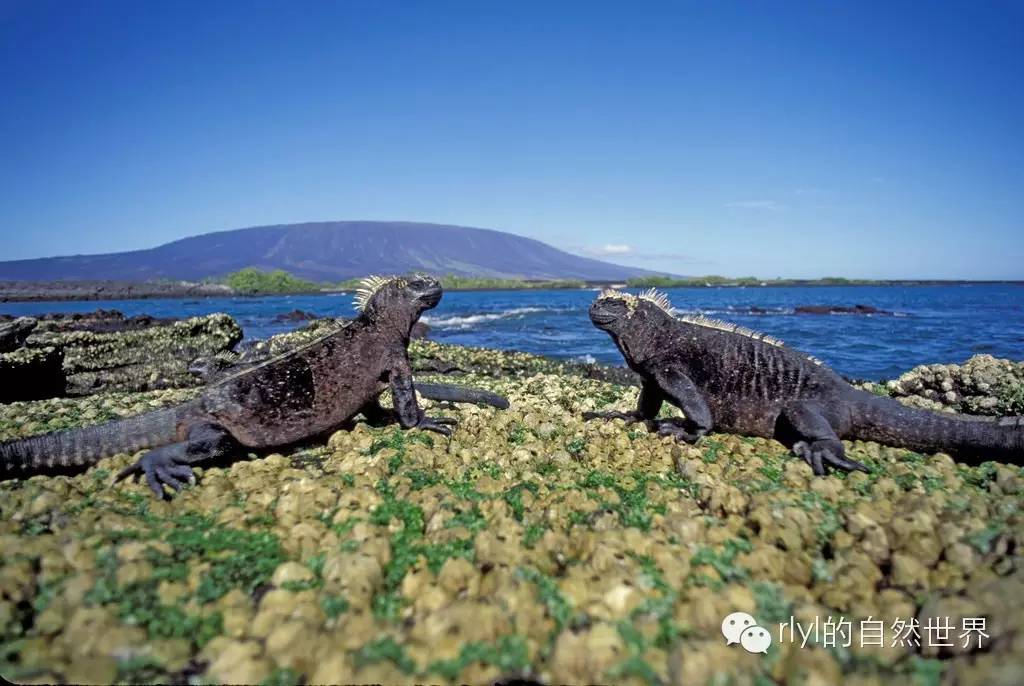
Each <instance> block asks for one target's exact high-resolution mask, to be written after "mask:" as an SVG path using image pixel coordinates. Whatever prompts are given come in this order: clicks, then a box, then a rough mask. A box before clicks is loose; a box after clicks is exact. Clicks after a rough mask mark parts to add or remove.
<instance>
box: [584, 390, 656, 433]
mask: <svg viewBox="0 0 1024 686" xmlns="http://www.w3.org/2000/svg"><path fill="white" fill-rule="evenodd" d="M664 400H665V396H664V395H663V394H662V392H661V389H659V388H658V387H657V386H656V385H655V384H653V383H651V382H650V381H648V380H647V379H644V380H643V384H642V385H641V386H640V397H639V398H637V401H636V409H635V410H632V411H630V412H618V411H614V410H613V411H611V412H584V413H583V420H584V421H590V420H591V419H622V420H624V421H625V422H626V423H627V424H633V423H635V422H643V421H648V420H653V419H654V418H655V417H657V416H658V412H659V411H660V410H661V403H662V402H664Z"/></svg>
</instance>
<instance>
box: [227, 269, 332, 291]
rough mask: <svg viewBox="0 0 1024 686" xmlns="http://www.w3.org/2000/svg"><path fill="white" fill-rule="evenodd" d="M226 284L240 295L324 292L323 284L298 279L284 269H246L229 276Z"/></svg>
mask: <svg viewBox="0 0 1024 686" xmlns="http://www.w3.org/2000/svg"><path fill="white" fill-rule="evenodd" d="M224 283H225V284H226V285H228V286H229V287H230V288H231V289H232V290H233V291H235V293H238V294H240V295H256V294H272V295H281V294H285V293H313V292H317V291H320V290H323V286H322V285H321V284H318V283H314V282H313V281H306V280H305V279H300V278H297V277H295V276H293V275H292V274H289V273H288V272H286V271H284V270H283V269H275V270H273V271H269V272H265V271H260V270H259V269H256V268H255V267H246V268H245V269H240V270H238V271H237V272H232V273H231V274H228V275H227V276H225V277H224Z"/></svg>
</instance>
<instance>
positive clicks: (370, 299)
mask: <svg viewBox="0 0 1024 686" xmlns="http://www.w3.org/2000/svg"><path fill="white" fill-rule="evenodd" d="M442 293H443V290H442V289H441V284H440V282H439V281H438V280H437V279H435V278H433V277H432V276H428V275H426V274H412V275H409V276H370V277H367V278H365V279H363V280H362V282H361V283H360V284H359V287H358V288H357V289H356V297H355V303H354V304H355V307H356V309H357V310H359V312H360V313H361V314H362V315H364V316H366V317H369V318H370V319H387V320H389V321H391V322H394V323H395V324H398V325H401V326H404V325H406V324H408V325H409V326H410V327H411V326H412V325H413V324H415V323H416V320H417V319H419V317H420V315H421V314H423V312H425V311H426V310H429V309H431V308H433V307H437V303H439V302H440V301H441V294H442Z"/></svg>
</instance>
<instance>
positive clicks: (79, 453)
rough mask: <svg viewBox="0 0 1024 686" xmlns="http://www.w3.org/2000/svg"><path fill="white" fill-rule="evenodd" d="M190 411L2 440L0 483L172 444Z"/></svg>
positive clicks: (187, 407) (149, 414) (179, 409)
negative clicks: (3, 480)
mask: <svg viewBox="0 0 1024 686" xmlns="http://www.w3.org/2000/svg"><path fill="white" fill-rule="evenodd" d="M192 411H193V410H192V407H191V404H189V403H186V404H183V405H176V406H174V407H167V408H164V409H160V410H155V411H153V412H146V413H145V414H140V415H136V416H134V417H126V418H125V419H117V420H114V421H112V422H108V423H106V424H98V425H96V426H85V427H82V428H78V429H66V430H64V431H54V432H53V433H48V434H42V435H40V436H32V437H30V438H23V439H19V440H13V441H5V442H3V443H0V480H2V479H9V478H13V477H17V476H29V475H33V474H46V473H53V472H64V471H68V470H73V469H75V468H81V467H86V466H89V465H93V464H95V463H96V462H98V461H99V460H100V458H103V457H107V456H109V455H116V454H117V453H123V452H134V451H136V450H141V449H142V448H150V447H155V446H159V445H166V444H168V443H173V442H174V441H175V440H177V431H178V424H179V422H180V421H181V420H182V419H184V418H185V417H186V416H188V414H189V413H190V412H192Z"/></svg>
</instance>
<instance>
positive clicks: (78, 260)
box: [0, 221, 652, 281]
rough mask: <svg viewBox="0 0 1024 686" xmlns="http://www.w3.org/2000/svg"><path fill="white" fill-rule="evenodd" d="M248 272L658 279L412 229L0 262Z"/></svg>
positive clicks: (25, 276)
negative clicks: (242, 270) (262, 270)
mask: <svg viewBox="0 0 1024 686" xmlns="http://www.w3.org/2000/svg"><path fill="white" fill-rule="evenodd" d="M243 267H257V268H259V269H284V270H287V271H289V272H291V273H292V274H295V275H296V276H298V277H301V278H304V279H312V280H314V281H340V280H343V279H349V278H352V277H356V276H365V275H366V274H401V273H405V272H409V271H414V270H419V271H426V272H430V273H434V274H456V275H459V276H477V277H493V278H521V279H570V278H571V279H585V280H594V281H601V280H620V279H626V278H629V277H632V276H642V275H646V274H651V273H652V272H649V271H646V270H643V269H637V268H635V267H624V266H620V265H616V264H610V263H608V262H602V261H600V260H593V259H589V258H585V257H579V256H576V255H571V254H569V253H567V252H564V251H562V250H558V249H556V248H553V247H551V246H550V245H547V244H545V243H541V242H540V241H536V240H533V239H532V238H523V237H522V236H516V235H514V234H510V233H504V232H501V231H493V230H491V229H475V228H469V227H464V226H448V225H444V224H420V223H412V222H371V221H346V222H315V223H307V224H283V225H277V226H257V227H252V228H248V229H236V230H233V231H219V232H216V233H208V234H203V235H201V236H192V237H190V238H183V239H181V240H178V241H174V242H172V243H166V244H164V245H161V246H158V247H156V248H151V249H149V250H136V251H131V252H122V253H110V254H105V255H73V256H67V257H48V258H41V259H33V260H15V261H9V262H0V279H9V280H15V281H17V280H47V281H51V280H68V279H117V280H126V281H146V280H151V279H186V280H198V279H203V278H206V277H211V276H221V275H223V274H226V273H228V272H232V271H237V270H238V269H242V268H243Z"/></svg>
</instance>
